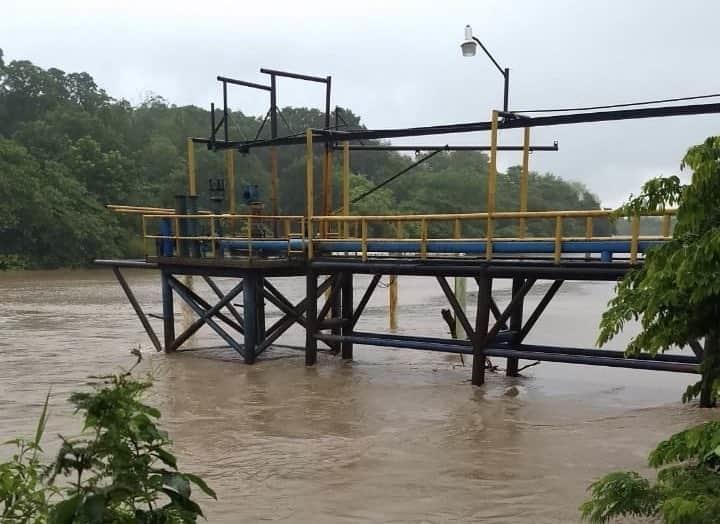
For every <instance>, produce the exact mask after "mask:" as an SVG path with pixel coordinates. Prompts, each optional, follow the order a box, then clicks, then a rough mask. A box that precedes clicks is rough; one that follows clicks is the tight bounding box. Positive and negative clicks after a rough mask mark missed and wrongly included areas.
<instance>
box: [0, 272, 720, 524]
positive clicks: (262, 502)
mask: <svg viewBox="0 0 720 524" xmlns="http://www.w3.org/2000/svg"><path fill="white" fill-rule="evenodd" d="M126 274H127V276H128V279H129V281H130V284H131V286H133V288H134V289H135V291H136V293H137V295H138V298H139V300H140V302H141V303H142V304H143V306H144V307H145V308H146V310H147V311H148V312H150V313H154V314H160V312H161V306H160V296H159V276H158V274H156V273H155V272H150V271H147V272H143V271H137V272H132V271H128V272H126ZM218 282H219V283H220V284H221V285H222V286H223V287H225V288H227V287H229V286H230V285H231V284H232V282H231V281H228V280H219V281H218ZM275 283H276V285H277V286H278V287H279V288H280V289H281V290H283V291H285V292H287V293H288V294H289V296H290V297H291V298H294V299H297V298H298V297H300V295H301V293H302V291H303V289H304V283H303V281H302V280H287V279H286V280H278V281H276V282H275ZM362 283H363V279H360V278H359V277H358V279H357V284H356V285H357V286H358V291H357V293H360V290H359V287H360V286H361V284H362ZM499 287H500V293H501V296H502V294H503V293H504V294H505V295H507V294H508V293H509V291H508V290H507V289H503V288H502V286H499ZM196 288H197V289H201V290H202V291H203V292H204V294H205V295H206V296H208V297H209V296H210V295H209V293H205V291H206V290H205V289H204V288H202V286H201V284H200V283H197V286H196ZM542 291H543V289H542V287H540V288H538V289H536V290H534V292H533V294H532V297H531V302H537V301H538V300H539V294H540V293H541V292H542ZM611 293H612V286H611V285H609V284H605V283H599V284H598V283H590V284H584V283H583V284H579V283H576V284H568V285H567V287H566V288H565V289H564V290H563V291H561V292H560V293H559V294H558V296H557V297H556V299H555V300H554V301H553V303H552V304H551V305H550V307H549V308H548V311H547V313H546V315H545V316H544V317H543V318H542V319H541V321H540V322H539V323H538V324H537V326H536V328H535V331H534V333H533V334H532V335H531V337H530V338H529V339H528V342H529V343H549V344H563V343H564V344H568V345H575V346H582V345H588V346H589V345H592V344H593V342H594V340H595V338H596V335H597V323H598V319H599V316H600V313H601V311H602V310H603V308H604V305H605V303H606V302H607V299H608V298H609V297H610V295H611ZM472 298H473V297H471V299H472ZM386 302H387V291H386V290H385V289H378V291H377V293H376V296H375V298H374V300H373V301H372V302H371V304H370V306H369V307H368V309H367V312H366V315H365V316H364V317H363V319H362V320H361V322H360V325H359V326H358V329H359V330H381V329H385V326H386V324H387V310H386V309H385V304H386ZM400 304H401V307H400V309H399V324H400V330H399V331H400V332H406V333H417V334H426V335H436V336H443V335H444V331H445V326H444V325H443V322H442V320H441V317H440V309H441V308H442V307H446V306H445V303H444V298H443V297H442V292H441V290H440V289H439V287H438V286H437V283H436V282H435V281H434V280H432V279H425V280H423V279H422V278H412V277H401V278H400ZM268 316H269V319H270V320H269V321H270V322H272V319H274V318H279V316H280V315H279V313H278V312H277V311H275V310H269V314H268ZM153 322H155V323H156V325H157V328H158V329H160V326H159V322H157V321H153ZM178 322H180V320H178ZM281 341H282V342H283V343H286V344H290V345H300V344H302V343H303V341H304V333H303V332H302V331H300V330H298V329H297V328H294V330H291V331H290V332H289V333H288V334H287V335H286V336H285V337H284V338H283V339H281ZM220 342H221V341H220V340H219V339H218V338H217V337H215V336H214V334H213V333H212V332H210V331H208V330H207V328H203V330H201V331H200V333H199V334H198V335H197V336H196V337H194V339H193V340H192V346H193V347H194V348H195V349H194V350H193V351H188V352H183V353H178V354H174V355H164V354H157V353H154V352H153V351H152V349H151V346H150V344H149V342H148V340H147V338H146V336H145V335H144V333H143V331H142V328H141V326H140V323H139V322H138V321H137V319H136V318H135V316H134V313H133V311H132V309H131V307H130V306H129V304H128V303H127V302H126V299H125V297H124V295H123V294H122V291H121V289H120V287H119V286H118V285H117V283H116V282H115V280H114V278H113V276H112V274H111V273H110V272H109V271H105V270H96V271H61V272H37V273H0V420H2V424H0V441H4V440H6V439H8V438H10V437H13V436H16V435H18V434H29V433H30V432H31V431H32V428H33V427H34V424H35V422H36V419H37V416H38V415H39V413H40V408H41V404H42V402H43V399H44V396H45V394H46V392H47V391H48V390H49V389H51V390H52V414H51V419H50V423H49V431H48V433H47V435H48V439H49V440H50V441H52V439H53V438H54V435H55V434H56V433H66V434H72V433H73V432H75V431H77V429H78V427H77V424H76V420H75V419H73V418H72V417H71V413H70V411H69V409H68V406H67V404H66V402H65V399H66V398H67V396H68V393H69V392H70V391H71V390H73V389H77V388H78V387H80V386H81V385H82V384H83V383H84V382H85V381H86V378H87V377H88V376H89V375H92V374H98V373H109V372H112V371H115V370H118V369H120V368H121V367H123V366H129V365H131V364H132V361H133V359H132V357H131V356H130V355H129V353H128V351H129V349H130V348H132V347H135V346H137V345H141V346H142V348H143V350H144V352H146V354H147V358H146V359H145V363H144V366H145V368H147V369H151V370H152V373H153V374H154V376H155V381H156V386H155V388H154V392H153V395H154V399H153V402H154V403H155V404H156V405H158V406H159V407H160V408H161V410H162V412H163V415H164V416H163V424H164V426H165V427H166V429H168V430H169V431H170V434H171V436H172V438H173V440H174V442H175V450H176V451H177V454H178V455H179V457H180V464H181V468H183V469H185V470H187V471H191V472H195V473H198V474H200V475H202V476H204V477H205V478H206V479H207V480H208V482H209V483H210V484H211V485H212V486H213V487H214V488H215V489H216V490H217V492H218V496H219V501H218V502H213V501H210V500H206V499H204V498H200V501H201V503H202V505H203V507H204V508H205V509H206V513H207V515H208V520H209V521H210V522H220V523H234V522H257V521H281V522H307V523H318V524H319V523H355V522H358V523H359V522H413V523H421V522H433V523H435V522H438V523H440V522H442V523H445V522H448V523H449V522H497V523H510V522H533V523H545V522H547V523H550V522H577V521H578V513H577V507H578V505H579V504H580V503H581V502H582V500H583V499H584V497H585V488H586V486H587V484H588V483H589V482H590V481H591V480H592V479H593V478H595V477H597V476H599V475H601V474H603V473H604V472H607V471H609V470H612V469H617V468H634V469H640V470H644V467H645V458H646V455H647V452H648V451H649V449H650V448H651V446H652V444H653V443H655V442H656V441H658V440H659V439H662V438H664V437H666V436H668V435H669V434H671V433H672V432H674V431H677V430H679V429H681V428H683V427H685V426H687V425H689V424H692V423H696V422H700V421H702V420H703V419H706V418H708V417H713V416H714V417H717V416H718V414H717V413H708V412H707V411H701V410H699V409H697V408H694V407H692V406H683V405H682V404H680V403H679V401H678V400H679V398H680V395H681V393H682V391H683V390H684V387H685V386H686V385H687V384H688V383H689V382H690V381H691V380H692V377H690V376H687V375H673V374H670V373H661V372H650V371H631V370H621V369H613V368H601V367H587V366H573V365H567V364H550V363H543V364H541V365H538V366H535V367H532V368H530V369H528V370H526V371H525V372H523V374H524V376H523V377H520V378H507V377H505V376H503V375H502V374H489V375H488V383H487V385H486V386H484V387H482V388H475V387H472V386H470V384H469V377H470V367H469V362H468V360H469V359H468V358H466V362H465V366H464V367H463V365H462V363H461V362H460V358H459V357H458V356H456V355H447V354H441V353H430V352H423V351H414V350H389V349H380V348H365V347H356V349H355V356H356V358H355V361H353V362H351V363H350V362H343V361H342V360H341V359H340V358H339V357H334V356H332V355H329V354H327V353H321V354H320V356H319V362H318V365H317V366H316V367H314V368H305V366H304V365H303V354H302V353H301V352H300V351H296V350H293V349H287V348H278V349H273V350H270V351H269V352H267V353H266V354H265V355H263V357H261V360H260V361H259V362H258V363H257V364H256V365H254V366H246V365H244V364H243V363H242V362H241V359H240V358H239V357H238V356H236V355H235V354H234V353H233V351H232V350H231V349H228V348H223V347H219V346H220ZM621 346H622V340H618V341H617V342H616V344H615V347H621ZM496 363H497V364H499V365H500V366H504V362H503V361H502V360H500V359H496ZM521 364H522V363H521ZM513 386H515V387H513ZM9 452H10V449H8V448H4V449H0V457H4V456H7V454H8V453H9Z"/></svg>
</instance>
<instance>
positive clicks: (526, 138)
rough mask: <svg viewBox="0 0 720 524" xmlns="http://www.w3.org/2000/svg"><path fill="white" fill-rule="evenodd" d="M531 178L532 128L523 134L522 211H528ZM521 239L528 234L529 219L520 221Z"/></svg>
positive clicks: (523, 218)
mask: <svg viewBox="0 0 720 524" xmlns="http://www.w3.org/2000/svg"><path fill="white" fill-rule="evenodd" d="M529 177H530V128H529V127H526V128H525V131H524V133H523V156H522V171H521V172H520V211H521V212H523V213H525V212H527V210H528V178H529ZM519 233H520V234H519V236H520V238H525V235H526V234H527V219H526V218H525V217H522V218H521V219H520V232H519Z"/></svg>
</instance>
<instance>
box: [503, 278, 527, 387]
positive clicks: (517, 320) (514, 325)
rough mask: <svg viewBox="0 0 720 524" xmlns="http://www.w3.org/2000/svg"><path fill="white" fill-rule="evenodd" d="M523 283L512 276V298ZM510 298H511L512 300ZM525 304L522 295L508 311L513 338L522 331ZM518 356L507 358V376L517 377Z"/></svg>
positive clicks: (521, 279)
mask: <svg viewBox="0 0 720 524" xmlns="http://www.w3.org/2000/svg"><path fill="white" fill-rule="evenodd" d="M524 284H525V279H524V278H517V277H516V278H513V282H512V299H514V298H515V297H516V296H517V295H518V293H520V290H521V289H522V287H523V285H524ZM512 299H511V300H512ZM524 305H525V297H523V298H522V299H521V300H520V302H519V303H518V304H517V305H516V306H515V309H513V311H512V312H511V313H510V331H512V332H513V333H514V334H513V339H514V340H518V338H519V335H520V332H521V331H522V327H523V306H524ZM518 360H519V359H518V358H517V357H510V358H508V359H507V368H506V369H505V374H506V375H507V376H508V377H517V376H518Z"/></svg>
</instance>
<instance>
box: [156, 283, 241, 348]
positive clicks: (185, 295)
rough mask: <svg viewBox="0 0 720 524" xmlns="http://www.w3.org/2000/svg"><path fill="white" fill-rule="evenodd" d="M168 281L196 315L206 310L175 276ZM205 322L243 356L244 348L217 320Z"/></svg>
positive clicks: (200, 314) (206, 320)
mask: <svg viewBox="0 0 720 524" xmlns="http://www.w3.org/2000/svg"><path fill="white" fill-rule="evenodd" d="M168 282H169V283H170V285H171V286H172V288H173V290H175V292H176V293H177V294H178V295H180V297H181V298H182V299H183V300H184V301H185V303H186V304H187V305H188V306H190V308H191V309H192V310H193V311H195V313H196V314H197V315H198V316H202V315H203V314H204V313H205V312H206V311H207V310H206V309H203V307H202V306H201V305H200V304H198V303H197V302H195V300H194V299H193V293H192V292H190V290H189V289H188V288H187V287H186V286H184V285H183V284H182V283H181V282H180V281H178V280H177V279H176V278H175V277H173V276H171V277H169V279H168ZM205 322H206V323H207V325H208V326H210V328H211V329H212V330H213V331H215V333H217V334H218V335H219V336H220V338H222V339H223V340H224V341H225V342H227V344H228V345H229V346H230V347H232V348H233V349H234V350H235V351H237V352H238V353H239V354H240V355H242V356H243V357H244V356H245V349H244V348H243V347H242V346H241V345H240V344H238V342H237V341H236V340H235V339H234V338H233V337H232V336H230V335H229V334H228V333H227V332H226V331H225V330H224V329H223V328H222V327H220V325H219V324H218V323H217V322H215V321H214V320H213V319H212V318H206V319H205Z"/></svg>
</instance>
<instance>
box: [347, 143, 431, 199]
mask: <svg viewBox="0 0 720 524" xmlns="http://www.w3.org/2000/svg"><path fill="white" fill-rule="evenodd" d="M442 151H445V150H444V149H438V150H437V151H433V152H432V153H430V154H429V155H425V156H424V157H422V158H421V159H420V160H417V161H415V162H413V163H412V164H410V165H409V166H408V167H406V168H405V169H403V170H401V171H399V172H397V173H395V174H394V175H393V176H391V177H390V178H388V179H387V180H385V181H383V182H380V183H379V184H378V185H376V186H375V187H371V188H370V189H368V190H367V191H365V192H364V193H363V194H362V195H360V196H357V197H355V198H353V199H352V200H351V201H350V203H351V204H355V203H357V202H360V201H361V200H362V199H363V198H365V197H368V196H370V195H372V194H373V193H374V192H375V191H377V190H378V189H381V188H383V187H385V186H386V185H388V184H389V183H390V182H392V181H393V180H395V179H396V178H398V177H399V176H402V175H404V174H405V173H407V172H408V171H410V170H411V169H415V168H416V167H417V166H419V165H420V164H422V163H423V162H427V161H428V160H430V159H431V158H432V157H434V156H435V155H437V154H438V153H440V152H442Z"/></svg>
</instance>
